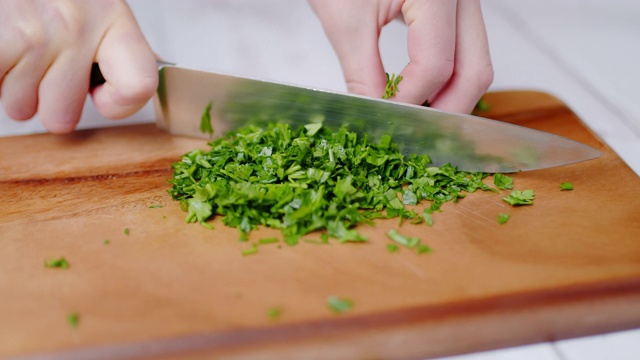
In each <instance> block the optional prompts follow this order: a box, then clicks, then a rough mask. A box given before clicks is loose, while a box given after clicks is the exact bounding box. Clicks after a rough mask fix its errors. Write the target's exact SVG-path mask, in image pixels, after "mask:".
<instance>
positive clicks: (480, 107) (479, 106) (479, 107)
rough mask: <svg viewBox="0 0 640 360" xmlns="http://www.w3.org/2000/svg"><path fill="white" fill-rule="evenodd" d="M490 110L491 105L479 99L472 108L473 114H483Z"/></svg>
mask: <svg viewBox="0 0 640 360" xmlns="http://www.w3.org/2000/svg"><path fill="white" fill-rule="evenodd" d="M489 110H491V105H489V103H487V101H486V100H485V99H484V98H483V97H481V98H480V100H478V102H477V103H476V106H475V107H474V108H473V111H474V112H483V111H489Z"/></svg>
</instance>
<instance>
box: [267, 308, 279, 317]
mask: <svg viewBox="0 0 640 360" xmlns="http://www.w3.org/2000/svg"><path fill="white" fill-rule="evenodd" d="M267 316H268V317H269V319H271V320H278V319H279V318H280V316H282V308H281V307H279V306H276V307H272V308H271V309H269V310H267Z"/></svg>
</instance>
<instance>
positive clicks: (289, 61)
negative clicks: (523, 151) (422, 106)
mask: <svg viewBox="0 0 640 360" xmlns="http://www.w3.org/2000/svg"><path fill="white" fill-rule="evenodd" d="M130 4H131V6H132V9H133V10H134V12H135V13H136V16H137V17H138V19H139V21H140V24H141V27H142V29H143V31H144V32H145V34H146V35H147V37H148V39H149V41H150V43H151V45H152V46H153V48H154V49H155V51H156V52H157V53H158V54H159V55H160V56H162V57H164V58H165V59H167V60H171V61H175V62H177V63H179V64H181V65H186V66H192V67H198V68H205V69H212V70H217V71H222V72H228V73H235V74H239V75H246V76H252V77H259V78H265V79H272V80H277V81H283V82H289V83H294V84H301V85H306V86H311V87H317V88H325V89H330V90H337V91H344V84H343V82H342V76H341V73H340V67H339V65H338V62H337V60H336V59H335V56H334V54H333V51H332V49H331V46H330V44H329V43H328V41H327V40H326V38H325V37H324V35H323V33H322V29H321V27H320V25H319V23H318V21H317V19H316V18H315V16H314V15H313V13H312V12H311V11H310V9H309V8H308V6H307V4H306V2H304V1H301V0H270V1H260V0H216V1H212V0H184V1H180V2H178V1H173V0H155V1H153V2H152V1H150V0H132V1H130ZM483 8H484V13H485V22H486V25H487V30H488V33H489V38H490V43H491V52H492V57H493V62H494V67H495V73H496V75H495V81H494V84H493V86H492V90H508V89H532V90H540V91H545V92H549V93H551V94H554V95H555V96H557V97H558V98H560V99H561V100H562V101H564V102H565V103H566V104H567V105H568V106H569V107H570V108H571V109H572V110H573V111H574V112H576V114H577V115H578V116H579V117H580V118H581V119H582V120H583V121H584V122H585V123H586V124H587V125H588V126H589V127H590V128H591V129H592V130H593V131H595V132H596V133H597V134H598V136H600V137H601V138H602V139H603V140H604V141H605V142H606V143H607V144H608V145H609V146H611V147H612V148H613V149H614V150H615V151H616V152H617V153H618V154H619V155H620V156H621V157H622V159H623V160H625V161H626V162H627V164H629V166H630V167H631V168H632V169H634V171H635V172H636V173H638V174H640V70H639V67H640V45H639V44H640V20H639V19H640V2H634V1H627V0H609V1H606V2H605V1H595V0H591V1H587V0H538V1H526V0H510V1H506V0H483ZM405 34H406V29H405V27H404V25H402V24H399V23H392V24H391V25H389V26H388V27H387V28H386V29H385V30H384V31H383V34H382V39H381V48H382V50H383V52H384V54H383V60H384V63H385V66H386V67H387V71H389V72H396V73H397V72H399V71H400V70H401V69H402V67H403V66H404V64H405V63H406V61H407V56H406V49H405V39H406V37H405ZM152 119H153V112H152V110H151V107H150V106H147V107H145V108H144V109H143V110H142V111H140V112H139V113H138V114H136V115H134V116H132V117H131V118H129V119H126V120H122V121H120V122H113V121H108V120H105V119H103V118H102V117H100V116H99V115H98V114H97V113H96V111H95V109H93V107H92V106H91V104H90V102H88V104H87V105H86V106H85V111H84V116H83V119H82V121H81V123H80V128H91V127H101V126H110V125H113V124H130V123H140V122H150V121H152ZM42 131H44V129H43V128H42V126H41V125H40V123H39V121H38V119H37V118H36V119H33V120H32V121H28V122H13V121H10V120H7V119H6V116H5V115H4V113H2V111H1V110H0V136H1V135H17V134H28V133H35V132H42ZM638 306H640V304H639V305H638ZM442 359H445V358H442ZM446 359H447V360H503V359H525V360H526V359H536V360H609V359H629V360H631V359H640V329H637V330H629V331H623V332H617V333H610V334H604V335H598V336H590V337H584V338H577V339H570V340H562V341H557V342H548V343H541V344H535V345H528V346H520V347H514V348H508V349H500V350H494V351H488V352H481V353H474V354H467V355H460V356H454V357H447V358H446Z"/></svg>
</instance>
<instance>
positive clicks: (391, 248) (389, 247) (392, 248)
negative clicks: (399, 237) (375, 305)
mask: <svg viewBox="0 0 640 360" xmlns="http://www.w3.org/2000/svg"><path fill="white" fill-rule="evenodd" d="M398 250H400V248H399V247H398V245H396V244H387V251H388V252H389V253H394V252H398Z"/></svg>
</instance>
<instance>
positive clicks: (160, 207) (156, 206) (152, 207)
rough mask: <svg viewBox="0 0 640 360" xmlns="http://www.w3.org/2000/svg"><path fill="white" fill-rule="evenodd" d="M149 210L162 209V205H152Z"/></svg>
mask: <svg viewBox="0 0 640 360" xmlns="http://www.w3.org/2000/svg"><path fill="white" fill-rule="evenodd" d="M149 209H162V205H151V206H149Z"/></svg>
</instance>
